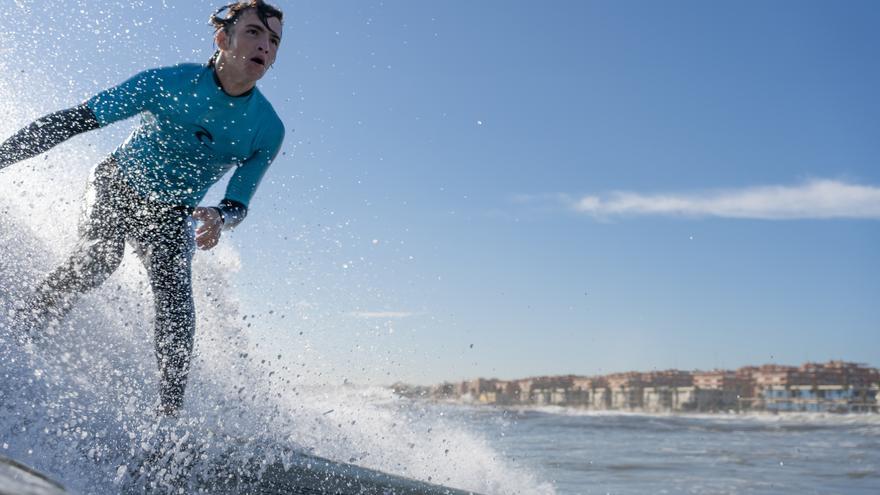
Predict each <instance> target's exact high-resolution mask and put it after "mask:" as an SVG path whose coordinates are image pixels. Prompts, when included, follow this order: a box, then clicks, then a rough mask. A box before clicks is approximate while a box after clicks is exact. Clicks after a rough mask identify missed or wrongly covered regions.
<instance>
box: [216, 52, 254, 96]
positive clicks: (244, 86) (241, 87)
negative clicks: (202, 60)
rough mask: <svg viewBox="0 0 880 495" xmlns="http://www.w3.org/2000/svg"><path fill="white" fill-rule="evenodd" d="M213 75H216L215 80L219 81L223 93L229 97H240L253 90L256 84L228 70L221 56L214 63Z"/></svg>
mask: <svg viewBox="0 0 880 495" xmlns="http://www.w3.org/2000/svg"><path fill="white" fill-rule="evenodd" d="M214 73H215V74H217V79H218V80H219V81H220V86H222V87H223V91H224V92H226V94H228V95H229V96H241V95H243V94H245V93H247V92H248V91H250V90H252V89H254V86H256V84H257V82H256V81H253V80H250V79H247V78H245V77H242V75H241V74H236V73H235V71H233V70H231V69H229V68H228V66H227V65H226V63H225V60H224V59H223V55H219V56H218V57H217V60H216V62H215V63H214Z"/></svg>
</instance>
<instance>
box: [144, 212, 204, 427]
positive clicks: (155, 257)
mask: <svg viewBox="0 0 880 495" xmlns="http://www.w3.org/2000/svg"><path fill="white" fill-rule="evenodd" d="M171 216H172V218H171V219H163V220H164V221H163V223H164V225H162V226H160V227H159V228H154V229H148V230H149V231H151V232H153V233H154V234H151V235H150V239H145V241H146V242H142V241H141V242H142V243H143V244H144V245H145V246H144V247H145V248H144V249H141V251H140V252H141V256H142V259H143V261H144V265H145V266H146V267H147V272H148V273H149V275H150V284H151V285H152V288H153V298H154V300H155V306H156V322H155V332H156V333H155V346H156V359H157V361H158V364H159V374H160V385H159V398H160V400H161V405H160V409H159V412H160V413H161V414H165V415H174V414H176V412H177V411H178V410H179V409H180V408H181V407H182V406H183V397H184V390H185V388H186V380H187V375H188V373H189V366H190V360H191V355H192V349H193V338H194V337H195V305H194V303H193V295H192V255H193V251H194V243H193V237H192V230H191V228H190V225H189V220H188V218H187V217H186V216H183V215H181V214H179V213H172V214H171Z"/></svg>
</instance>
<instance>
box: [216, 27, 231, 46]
mask: <svg viewBox="0 0 880 495" xmlns="http://www.w3.org/2000/svg"><path fill="white" fill-rule="evenodd" d="M214 43H216V44H217V48H219V49H221V50H228V49H229V36H228V35H227V34H226V30H225V29H220V30H218V31H217V33H216V34H214Z"/></svg>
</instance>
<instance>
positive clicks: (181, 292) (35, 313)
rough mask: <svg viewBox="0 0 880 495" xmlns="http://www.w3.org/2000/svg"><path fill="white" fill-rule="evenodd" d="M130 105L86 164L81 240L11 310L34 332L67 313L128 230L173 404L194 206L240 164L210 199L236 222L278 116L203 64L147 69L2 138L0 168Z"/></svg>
mask: <svg viewBox="0 0 880 495" xmlns="http://www.w3.org/2000/svg"><path fill="white" fill-rule="evenodd" d="M136 114H141V122H140V125H139V126H137V127H136V128H135V130H134V131H133V132H132V134H131V135H130V136H129V137H128V138H127V139H126V141H125V142H124V143H123V144H122V145H121V146H119V147H118V148H117V149H116V150H115V151H114V152H113V153H112V155H111V156H110V157H109V158H108V159H107V160H105V161H103V162H101V163H100V164H98V165H97V166H96V167H95V168H94V169H93V170H92V172H91V177H90V180H89V183H88V187H87V190H86V199H85V205H84V208H83V214H82V217H81V220H80V225H79V237H80V240H79V242H78V243H77V246H76V249H75V250H74V252H73V253H72V255H71V256H70V257H69V258H68V259H67V261H65V262H64V263H63V264H62V265H61V266H59V267H58V268H56V269H55V270H54V271H53V272H52V273H51V274H50V275H49V276H48V277H47V278H46V280H44V281H43V283H42V284H40V286H39V287H38V288H37V290H36V291H35V293H34V295H33V296H32V297H31V298H30V299H29V300H28V301H27V303H26V304H25V305H24V307H23V308H21V309H20V311H19V313H18V315H17V318H16V320H17V324H18V325H19V326H20V327H21V328H22V329H23V330H24V331H25V332H28V333H31V334H33V333H36V332H38V331H39V330H41V329H42V328H43V327H45V326H46V325H47V324H48V323H49V322H50V321H52V320H54V319H60V318H61V317H63V316H64V315H65V314H66V313H67V312H68V311H69V310H70V308H71V307H72V304H73V302H74V301H75V300H76V298H77V297H78V296H79V295H80V294H82V293H83V292H85V291H87V290H90V289H92V288H95V287H97V286H99V285H100V284H101V283H103V282H104V281H105V280H106V279H107V278H108V277H109V276H110V275H111V274H112V273H113V271H114V270H115V269H116V268H117V267H118V266H119V264H120V262H121V261H122V256H123V252H124V249H125V242H126V241H129V242H130V243H131V244H132V245H133V246H134V248H135V252H136V253H137V254H138V255H139V256H140V258H141V260H142V261H143V262H144V265H145V267H146V268H147V273H148V274H149V277H150V282H151V287H152V290H153V296H154V300H155V308H156V321H155V352H156V359H157V361H158V365H159V370H160V378H161V381H160V394H159V395H160V411H161V412H163V413H165V414H173V413H175V412H176V411H177V410H178V409H179V408H180V407H181V406H182V404H183V397H184V389H185V387H186V377H187V374H188V372H189V365H190V360H191V354H192V348H193V337H194V335H195V310H194V305H193V297H192V286H191V279H192V275H191V272H192V255H193V252H194V238H193V227H192V221H191V217H190V215H191V214H192V212H193V209H194V208H195V206H196V205H198V203H199V202H200V201H201V200H202V199H203V197H204V195H205V193H206V192H207V190H208V189H209V188H210V187H211V185H213V184H214V183H215V182H217V181H218V180H219V179H220V178H221V177H222V176H223V175H224V174H225V173H226V172H227V171H229V170H230V169H231V168H233V167H236V170H235V172H234V173H233V175H232V177H231V179H230V181H229V184H228V186H227V189H226V195H225V198H224V199H223V201H221V202H220V204H219V205H218V206H217V207H216V208H217V210H218V212H219V213H220V216H221V219H222V221H223V225H224V228H231V227H233V226H235V225H237V224H238V223H239V222H241V221H242V220H243V219H244V217H245V216H246V214H247V208H248V203H249V202H250V199H251V198H252V197H253V194H254V192H255V191H256V189H257V186H258V185H259V182H260V179H261V178H262V177H263V174H264V173H265V172H266V169H267V168H268V167H269V164H270V163H271V162H272V160H273V159H274V158H275V156H276V155H277V153H278V150H279V149H280V146H281V142H282V140H283V137H284V127H283V125H282V123H281V121H280V119H279V118H278V116H277V115H276V114H275V112H274V110H273V109H272V106H271V105H270V104H269V102H268V101H267V100H266V99H265V98H264V97H263V95H262V94H261V93H260V92H259V90H258V89H257V88H253V89H252V90H251V91H249V92H248V93H245V94H243V95H240V96H235V97H233V96H230V95H227V94H226V93H225V92H224V91H223V89H222V87H221V85H220V82H219V80H218V79H217V77H216V74H215V73H214V69H213V67H211V66H210V65H198V64H182V65H178V66H174V67H166V68H159V69H152V70H148V71H144V72H142V73H140V74H137V75H136V76H134V77H132V78H131V79H129V80H128V81H126V82H124V83H122V84H120V85H119V86H116V87H114V88H111V89H108V90H106V91H104V92H101V93H99V94H97V95H95V96H94V97H92V98H90V99H89V100H87V101H86V102H85V103H84V104H83V105H80V106H78V107H74V108H71V109H68V110H62V111H59V112H55V113H53V114H50V115H47V116H45V117H43V118H41V119H39V120H37V121H36V122H34V123H33V124H31V125H29V126H27V127H25V128H24V129H22V130H21V131H19V132H18V133H16V134H15V135H14V136H12V137H11V138H10V139H8V140H7V141H6V142H4V143H3V144H2V145H0V168H2V167H4V166H6V165H9V164H11V163H14V162H17V161H19V160H23V159H26V158H30V157H32V156H35V155H37V154H39V153H42V152H44V151H46V150H48V149H50V148H51V147H53V146H55V145H56V144H58V143H61V142H62V141H64V140H66V139H68V138H70V137H71V136H74V135H76V134H79V133H81V132H85V131H88V130H92V129H96V128H98V127H101V126H105V125H109V124H111V123H113V122H116V121H119V120H123V119H125V118H127V117H131V116H133V115H136Z"/></svg>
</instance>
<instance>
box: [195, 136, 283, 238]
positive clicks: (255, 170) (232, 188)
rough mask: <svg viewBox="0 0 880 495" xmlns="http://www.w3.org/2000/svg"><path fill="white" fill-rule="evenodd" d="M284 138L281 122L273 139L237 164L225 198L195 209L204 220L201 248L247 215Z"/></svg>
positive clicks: (200, 234) (199, 218) (200, 218)
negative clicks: (214, 203) (249, 205)
mask: <svg viewBox="0 0 880 495" xmlns="http://www.w3.org/2000/svg"><path fill="white" fill-rule="evenodd" d="M283 139H284V126H283V125H282V124H281V123H280V122H279V123H278V126H277V127H276V128H275V129H274V133H273V135H272V136H271V138H267V139H264V140H263V146H262V147H260V148H258V149H257V151H256V152H254V154H253V155H252V156H251V157H250V158H248V159H247V160H245V161H244V162H243V163H242V164H241V165H239V166H238V168H237V169H236V171H235V173H233V174H232V178H231V179H229V184H228V185H227V186H226V197H225V198H224V199H223V201H221V202H220V205H218V206H216V207H210V208H204V207H199V208H196V209H195V211H194V212H193V218H195V219H196V220H199V221H201V222H202V226H201V227H199V229H198V230H197V231H196V244H197V245H198V247H199V248H201V249H211V248H212V247H214V246H216V245H217V242H218V241H219V240H220V232H221V231H222V230H225V229H231V228H233V227H235V226H236V225H238V224H239V223H241V221H242V220H244V218H245V217H246V216H247V212H248V203H249V202H250V200H251V198H252V197H253V196H254V193H255V192H256V191H257V186H259V185H260V181H261V180H262V179H263V175H265V174H266V170H268V169H269V165H270V164H271V163H272V161H273V160H274V159H275V157H276V156H277V155H278V152H279V151H280V149H281V142H282V140H283Z"/></svg>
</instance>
